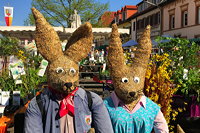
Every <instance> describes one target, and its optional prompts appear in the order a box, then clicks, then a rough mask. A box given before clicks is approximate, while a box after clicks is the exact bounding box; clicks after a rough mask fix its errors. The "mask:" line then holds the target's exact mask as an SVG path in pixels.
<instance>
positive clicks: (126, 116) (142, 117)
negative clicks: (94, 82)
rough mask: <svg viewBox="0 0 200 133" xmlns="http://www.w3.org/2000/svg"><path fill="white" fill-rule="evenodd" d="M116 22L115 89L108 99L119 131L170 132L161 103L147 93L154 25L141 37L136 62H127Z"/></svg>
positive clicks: (113, 45)
mask: <svg viewBox="0 0 200 133" xmlns="http://www.w3.org/2000/svg"><path fill="white" fill-rule="evenodd" d="M119 36H120V35H119V33H118V28H117V25H116V24H113V25H112V33H111V39H110V44H109V49H108V63H109V68H110V73H111V78H112V80H113V85H114V88H115V90H114V92H112V93H111V96H110V97H108V98H107V99H105V100H104V103H105V105H106V107H107V109H108V112H109V114H110V118H111V121H112V125H113V129H114V132H115V133H151V132H152V130H153V129H154V132H155V133H168V132H169V131H168V125H167V123H166V120H165V118H164V116H163V114H162V112H161V111H160V107H159V106H158V105H157V104H156V103H154V102H153V101H151V100H150V99H149V98H147V97H145V96H144V94H143V87H144V80H145V73H146V69H147V64H148V60H149V57H150V53H151V47H152V46H151V40H150V26H147V28H146V29H145V31H144V33H143V35H142V36H141V37H140V40H139V44H138V47H137V52H136V53H135V57H134V59H133V64H132V66H127V65H126V64H125V58H124V55H123V49H122V43H121V40H120V37H119Z"/></svg>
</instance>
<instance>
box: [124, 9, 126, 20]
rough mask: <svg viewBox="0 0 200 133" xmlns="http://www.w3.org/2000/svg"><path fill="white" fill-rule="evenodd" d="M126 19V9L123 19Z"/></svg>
mask: <svg viewBox="0 0 200 133" xmlns="http://www.w3.org/2000/svg"><path fill="white" fill-rule="evenodd" d="M125 20H126V12H125V11H124V12H123V21H125Z"/></svg>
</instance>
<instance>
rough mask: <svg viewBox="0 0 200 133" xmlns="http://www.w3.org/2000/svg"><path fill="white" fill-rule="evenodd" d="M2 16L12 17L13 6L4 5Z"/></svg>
mask: <svg viewBox="0 0 200 133" xmlns="http://www.w3.org/2000/svg"><path fill="white" fill-rule="evenodd" d="M4 16H5V17H13V7H6V6H4Z"/></svg>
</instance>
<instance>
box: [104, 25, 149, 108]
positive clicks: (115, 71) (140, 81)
mask: <svg viewBox="0 0 200 133" xmlns="http://www.w3.org/2000/svg"><path fill="white" fill-rule="evenodd" d="M151 47H152V46H151V40H150V26H147V28H146V29H145V31H144V33H143V35H142V36H141V37H140V39H139V44H138V47H137V52H136V53H135V57H134V59H133V64H132V66H131V67H129V66H127V65H126V64H125V58H124V54H123V49H122V43H121V40H120V35H119V33H118V28H117V25H116V24H113V25H112V33H111V39H110V44H109V51H108V62H109V68H110V72H111V77H112V80H113V84H114V88H115V93H116V94H117V96H118V97H119V98H120V99H121V100H122V101H123V102H124V103H125V104H131V103H132V102H133V101H135V100H136V99H138V97H139V96H140V95H141V94H143V87H144V80H145V73H146V68H147V64H148V60H149V56H150V53H151Z"/></svg>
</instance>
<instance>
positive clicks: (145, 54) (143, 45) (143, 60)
mask: <svg viewBox="0 0 200 133" xmlns="http://www.w3.org/2000/svg"><path fill="white" fill-rule="evenodd" d="M150 29H151V26H150V25H148V26H147V27H146V29H145V31H144V32H143V34H142V36H141V37H140V39H139V41H138V43H139V44H138V47H137V50H136V53H135V57H134V59H133V64H132V67H137V66H141V67H143V68H146V67H147V65H148V61H149V57H150V54H151V49H152V45H151V38H150Z"/></svg>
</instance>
